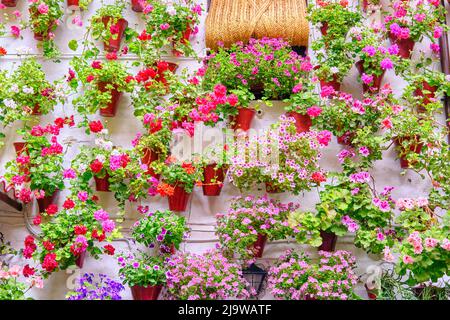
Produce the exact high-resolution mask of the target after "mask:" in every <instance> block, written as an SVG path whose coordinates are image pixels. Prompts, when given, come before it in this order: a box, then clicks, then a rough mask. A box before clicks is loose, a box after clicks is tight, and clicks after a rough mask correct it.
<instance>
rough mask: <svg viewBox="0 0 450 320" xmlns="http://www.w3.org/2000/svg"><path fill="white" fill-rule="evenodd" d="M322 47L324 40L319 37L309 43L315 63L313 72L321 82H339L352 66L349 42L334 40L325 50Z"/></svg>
mask: <svg viewBox="0 0 450 320" xmlns="http://www.w3.org/2000/svg"><path fill="white" fill-rule="evenodd" d="M324 47H325V45H324V41H323V40H320V39H319V40H316V41H314V42H313V43H312V45H311V48H312V50H313V51H314V56H315V64H316V66H315V67H314V74H315V75H316V76H317V78H319V79H320V80H321V81H323V82H337V83H341V82H342V80H343V79H344V78H345V76H347V74H348V73H349V72H350V69H351V68H352V66H353V59H352V58H351V52H352V51H351V49H352V46H351V43H347V42H345V41H337V40H335V41H334V42H333V43H332V44H329V45H328V46H327V48H326V50H324Z"/></svg>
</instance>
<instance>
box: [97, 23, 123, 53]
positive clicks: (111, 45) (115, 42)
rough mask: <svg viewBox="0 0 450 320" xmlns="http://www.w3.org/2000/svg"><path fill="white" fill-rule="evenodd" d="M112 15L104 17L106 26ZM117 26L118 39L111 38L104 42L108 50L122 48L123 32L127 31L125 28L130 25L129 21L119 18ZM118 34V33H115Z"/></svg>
mask: <svg viewBox="0 0 450 320" xmlns="http://www.w3.org/2000/svg"><path fill="white" fill-rule="evenodd" d="M111 19H112V18H111V17H103V18H102V22H103V24H104V25H105V28H107V26H108V23H109V21H110V20H111ZM117 26H118V27H119V33H118V34H117V39H112V38H111V39H109V40H108V42H105V43H104V47H105V50H106V51H108V52H115V51H119V50H120V44H121V42H122V38H123V34H124V32H125V29H126V28H127V27H128V21H127V20H125V19H119V20H117ZM114 36H116V35H114Z"/></svg>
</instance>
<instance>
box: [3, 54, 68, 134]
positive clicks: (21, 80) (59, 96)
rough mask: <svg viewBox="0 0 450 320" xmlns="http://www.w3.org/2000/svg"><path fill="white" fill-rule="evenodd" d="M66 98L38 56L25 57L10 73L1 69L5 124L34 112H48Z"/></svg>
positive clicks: (59, 85)
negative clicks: (37, 58)
mask: <svg viewBox="0 0 450 320" xmlns="http://www.w3.org/2000/svg"><path fill="white" fill-rule="evenodd" d="M64 98H65V97H64V92H63V89H62V87H61V84H60V83H59V81H55V82H54V83H51V82H50V81H48V80H47V79H46V75H45V72H44V71H43V70H42V66H41V65H40V64H39V63H38V62H37V61H36V59H35V58H27V59H24V60H23V61H22V63H21V64H20V66H18V67H17V68H16V69H15V70H14V71H13V72H11V73H9V74H8V73H7V72H6V71H1V72H0V110H1V112H0V120H1V122H2V124H3V125H4V126H7V125H9V124H11V123H13V122H14V121H16V120H27V116H28V115H30V114H41V113H43V114H47V113H49V112H51V111H53V108H54V107H55V106H56V105H57V104H58V102H63V101H64Z"/></svg>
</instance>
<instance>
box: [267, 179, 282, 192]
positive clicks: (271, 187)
mask: <svg viewBox="0 0 450 320" xmlns="http://www.w3.org/2000/svg"><path fill="white" fill-rule="evenodd" d="M266 192H267V193H272V194H274V193H282V192H283V190H281V189H280V187H276V186H274V185H273V183H272V182H266Z"/></svg>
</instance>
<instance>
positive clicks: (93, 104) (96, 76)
mask: <svg viewBox="0 0 450 320" xmlns="http://www.w3.org/2000/svg"><path fill="white" fill-rule="evenodd" d="M106 58H107V60H106V61H99V60H94V61H92V62H91V63H89V62H88V60H87V59H85V58H83V57H75V58H74V59H72V61H71V65H72V66H73V68H74V69H75V71H76V74H77V77H75V74H72V76H71V77H70V78H71V79H70V86H71V87H72V89H73V90H77V89H78V86H79V85H80V84H81V86H82V87H83V95H80V96H78V97H77V98H75V99H74V100H73V105H74V106H75V107H76V108H77V110H78V112H79V113H81V114H92V113H95V112H96V111H97V110H99V109H104V108H107V107H108V105H109V104H110V103H112V102H113V95H117V94H120V93H123V92H131V91H132V90H133V84H134V81H133V77H132V76H131V74H130V73H129V72H128V71H127V66H126V65H125V64H123V63H121V62H119V61H117V54H116V53H108V54H107V56H106Z"/></svg>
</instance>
